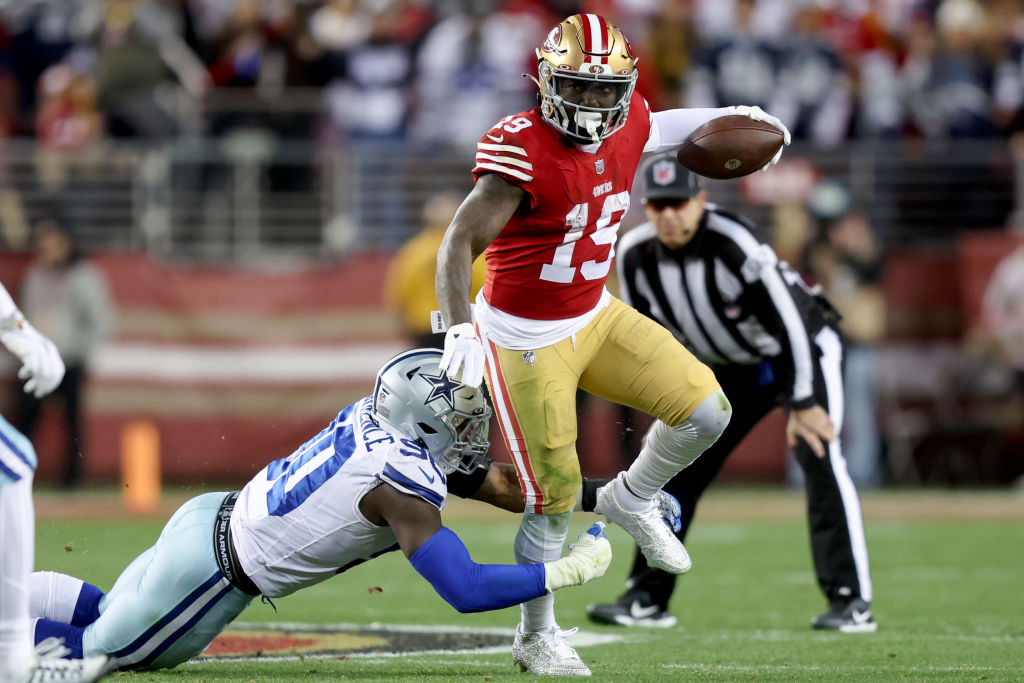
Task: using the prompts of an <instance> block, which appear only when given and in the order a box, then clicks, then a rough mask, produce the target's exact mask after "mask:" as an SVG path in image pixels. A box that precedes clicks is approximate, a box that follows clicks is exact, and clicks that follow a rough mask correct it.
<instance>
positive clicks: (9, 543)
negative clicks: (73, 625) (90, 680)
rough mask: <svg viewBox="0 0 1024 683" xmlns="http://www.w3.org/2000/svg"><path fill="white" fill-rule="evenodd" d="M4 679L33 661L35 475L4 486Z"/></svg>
mask: <svg viewBox="0 0 1024 683" xmlns="http://www.w3.org/2000/svg"><path fill="white" fill-rule="evenodd" d="M0 548H2V549H3V550H2V552H0V681H16V680H20V679H21V678H22V677H23V676H24V675H25V674H26V672H28V670H29V667H31V666H32V661H33V655H32V653H33V650H34V648H33V643H32V634H31V631H30V629H29V626H30V622H29V616H28V575H29V572H31V571H32V562H33V555H34V553H35V511H34V510H33V509H32V477H31V475H29V476H26V477H23V478H21V479H19V480H18V481H16V482H14V483H12V484H8V485H6V486H4V487H0Z"/></svg>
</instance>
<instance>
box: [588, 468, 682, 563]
mask: <svg viewBox="0 0 1024 683" xmlns="http://www.w3.org/2000/svg"><path fill="white" fill-rule="evenodd" d="M621 481H622V474H620V475H619V476H618V477H617V478H615V479H613V480H612V481H610V482H608V483H607V484H605V485H604V486H602V487H601V488H600V489H598V492H597V504H596V505H594V512H596V513H598V514H601V515H604V516H605V518H606V519H607V520H608V521H609V522H612V523H614V524H618V525H619V526H621V527H622V528H623V529H625V530H626V532H627V533H628V534H629V535H630V536H632V537H633V540H634V541H636V544H637V546H639V548H640V552H642V553H643V554H644V557H646V558H647V564H648V565H650V566H651V567H655V568H657V569H664V570H665V571H667V572H670V573H672V574H685V573H686V572H688V571H690V567H692V566H693V562H691V561H690V554H689V553H688V552H686V548H684V547H683V544H682V543H680V542H679V539H678V538H676V535H675V534H673V533H672V530H671V529H669V528H668V525H667V524H666V523H665V520H664V518H662V515H661V511H660V510H659V509H658V506H657V504H656V503H655V501H653V500H652V501H651V503H650V505H649V506H648V507H647V509H646V510H644V511H643V512H640V513H635V512H629V511H627V510H625V509H623V508H622V506H621V505H619V501H618V499H617V498H616V497H615V486H616V485H618V484H620V483H621Z"/></svg>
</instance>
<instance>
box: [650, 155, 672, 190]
mask: <svg viewBox="0 0 1024 683" xmlns="http://www.w3.org/2000/svg"><path fill="white" fill-rule="evenodd" d="M652 170H653V173H652V174H651V175H652V177H653V178H654V182H656V183H658V184H659V185H668V184H669V183H671V182H672V181H674V180H675V179H676V165H675V162H673V161H672V160H671V159H662V160H661V161H656V162H655V163H654V168H653V169H652Z"/></svg>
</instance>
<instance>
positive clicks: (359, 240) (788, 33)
mask: <svg viewBox="0 0 1024 683" xmlns="http://www.w3.org/2000/svg"><path fill="white" fill-rule="evenodd" d="M580 10H586V11H592V12H598V13H601V14H603V15H605V16H606V17H608V18H609V19H610V20H611V21H612V22H613V23H616V24H618V25H619V26H620V27H621V28H622V29H623V31H624V33H625V34H626V35H627V36H628V37H629V39H630V41H631V45H632V48H633V50H634V52H635V54H637V55H638V56H639V68H640V81H639V85H638V88H639V90H640V91H641V92H642V93H643V94H644V95H645V96H646V97H647V99H648V100H649V101H650V102H651V105H652V107H653V108H654V109H664V108H670V107H720V106H726V105H731V104H748V105H755V104H756V105H759V106H761V107H762V108H764V109H765V110H767V111H769V112H771V113H773V114H775V115H777V116H779V117H780V118H781V119H782V120H783V121H785V123H786V124H787V125H788V126H789V128H790V130H791V131H793V133H794V144H793V146H792V148H791V149H790V150H789V151H788V152H787V153H786V155H785V157H784V159H783V162H782V163H781V164H780V165H779V166H778V167H776V168H775V169H773V170H772V171H771V172H770V173H765V174H755V175H754V176H750V177H748V178H746V179H743V180H741V181H738V182H709V183H708V189H709V192H710V194H711V198H712V200H713V201H717V202H719V203H721V204H723V205H727V206H728V208H730V209H731V210H734V211H737V212H740V213H744V214H746V215H748V216H750V217H752V218H754V219H755V220H756V221H758V222H759V223H760V224H761V225H762V226H763V227H764V228H765V229H767V230H770V231H771V234H772V235H773V241H774V244H775V246H776V249H777V251H778V252H779V254H780V256H781V257H782V258H784V259H786V260H788V261H789V262H790V263H792V264H794V265H796V266H797V267H798V268H799V269H800V270H801V272H803V273H804V274H805V275H807V277H808V278H809V279H811V280H813V281H816V282H821V283H822V284H823V285H824V286H825V287H826V289H827V290H828V291H829V293H830V294H831V295H832V297H833V299H834V300H835V301H836V303H837V305H838V306H839V308H840V309H841V310H842V312H843V313H844V315H845V316H846V319H845V322H844V325H845V330H844V331H845V332H846V334H847V335H848V336H849V338H850V340H851V345H850V349H851V351H850V354H849V358H848V363H849V367H848V370H849V377H848V385H849V386H848V392H849V393H850V395H849V396H848V397H847V405H848V411H849V414H848V417H847V433H848V434H847V438H849V439H853V440H854V443H852V444H850V445H849V448H851V449H855V450H856V449H860V451H861V452H866V453H867V455H866V456H864V457H865V458H866V462H867V465H866V466H865V467H864V470H863V471H862V472H861V471H858V472H855V478H856V479H857V480H858V483H859V484H861V485H862V486H865V487H868V486H875V485H883V484H890V485H892V484H900V485H910V484H920V483H936V484H944V485H962V484H972V485H1005V484H1009V483H1010V482H1013V481H1015V480H1016V479H1017V478H1018V477H1019V476H1020V475H1021V474H1022V473H1024V458H1022V457H1021V455H1020V453H1021V446H1022V445H1024V398H1022V396H1024V301H1022V299H1024V294H1022V292H1024V255H1022V254H1024V252H1021V251H1019V250H1018V251H1015V250H1017V248H1018V245H1019V244H1020V237H1019V228H1020V227H1021V226H1024V208H1022V207H1024V144H1022V143H1021V141H1020V137H1019V132H1020V131H1021V130H1022V129H1024V5H1022V3H1021V2H1019V0H597V1H594V2H583V3H581V2H577V1H574V0H326V1H324V0H318V1H312V0H78V1H76V2H66V1H64V0H0V245H2V247H3V251H2V253H0V275H2V277H3V280H4V282H5V284H7V285H8V286H9V288H11V289H14V290H15V291H20V292H21V296H25V294H26V291H27V290H26V289H25V288H24V287H22V286H21V285H19V283H24V282H27V281H28V280H29V278H30V276H32V277H34V279H35V281H36V285H35V286H34V287H35V289H34V290H33V291H35V292H36V294H34V295H33V296H34V297H35V299H36V300H37V301H41V302H42V303H40V304H39V309H38V310H40V311H42V312H39V313H34V312H32V311H26V312H27V313H29V315H30V317H33V318H34V319H35V317H41V318H45V317H46V316H47V315H48V314H47V313H45V310H46V307H47V306H49V307H50V309H52V310H53V311H56V312H54V313H52V316H53V317H54V318H57V319H62V320H64V322H63V323H60V324H63V325H65V327H66V328H68V329H71V330H81V332H80V333H77V332H75V333H71V334H70V336H71V337H73V338H75V339H79V340H82V339H85V340H88V343H85V342H82V343H79V344H77V346H76V347H75V348H74V349H70V350H69V349H63V350H64V351H65V353H71V354H72V356H73V358H74V360H75V367H76V368H78V370H77V371H76V374H75V375H74V377H73V379H74V382H73V383H72V384H73V386H71V387H66V388H65V389H66V391H65V393H66V394H70V398H68V397H66V401H65V403H64V404H63V405H60V404H58V405H55V406H54V409H53V410H52V411H50V410H47V411H43V414H42V418H41V419H42V420H43V423H44V424H47V425H49V426H51V427H55V428H54V429H51V430H36V434H41V438H42V440H43V443H42V446H41V452H42V453H43V454H44V455H46V454H47V453H49V454H50V455H49V457H45V458H43V459H42V460H43V464H42V466H41V472H42V473H43V475H44V478H45V477H46V476H47V475H49V476H51V477H52V478H54V479H57V480H59V481H61V482H63V483H64V484H66V485H77V483H78V482H79V481H81V480H82V479H83V478H84V479H86V480H88V479H90V478H91V479H96V480H103V479H111V478H113V477H115V476H116V475H117V472H118V466H119V465H118V449H119V441H118V438H119V437H118V435H119V434H120V433H121V432H122V431H123V429H124V427H125V425H126V424H127V423H128V422H132V421H139V420H144V421H151V422H154V423H155V424H157V425H158V426H159V428H160V433H161V437H162V439H163V444H164V448H163V453H164V469H165V471H166V472H167V473H168V475H169V476H171V477H176V478H180V479H195V478H197V477H199V478H216V477H218V476H221V477H229V476H230V477H233V476H237V475H238V474H240V473H241V472H248V471H249V468H250V463H251V465H254V466H256V467H257V468H258V467H259V465H260V464H262V462H263V460H264V457H263V456H262V455H259V454H255V453H256V451H259V452H260V453H262V451H264V450H269V454H273V453H274V452H277V451H274V450H270V449H271V448H282V447H283V448H285V450H286V451H287V450H288V448H287V447H288V446H289V445H291V446H294V445H297V443H293V441H295V440H296V439H299V436H300V435H301V434H302V433H304V432H305V431H306V430H308V429H309V428H310V427H311V426H316V425H318V424H320V423H321V422H326V421H327V419H329V416H330V415H331V414H332V413H333V411H334V410H336V409H338V408H340V407H341V406H343V405H344V403H345V402H346V401H347V400H351V398H353V397H355V396H359V395H361V394H362V393H363V392H365V390H366V389H367V388H368V386H369V381H370V378H372V374H373V369H375V367H376V363H377V361H378V360H383V359H384V358H386V357H387V356H388V355H389V354H390V353H391V352H393V351H396V350H398V349H399V348H401V347H402V346H403V345H406V344H408V343H411V340H419V341H423V340H428V337H426V336H424V335H425V333H426V329H425V322H426V321H425V311H427V310H429V309H430V308H431V306H432V301H431V299H430V296H429V294H430V291H431V290H430V288H431V287H432V270H431V268H432V260H431V254H432V253H433V250H436V246H437V242H438V240H439V235H440V234H441V231H442V230H443V226H445V225H446V224H447V221H448V220H449V218H450V216H451V213H452V212H453V210H454V206H456V205H457V201H458V199H459V197H460V196H461V194H462V193H464V192H465V191H466V190H468V188H469V187H470V183H471V179H470V175H469V173H468V171H469V168H470V167H471V162H472V155H473V147H474V144H475V142H476V141H477V140H478V139H479V137H480V136H481V134H482V133H483V132H484V131H485V130H486V129H488V128H489V127H490V126H491V125H493V124H494V123H495V122H496V121H497V120H498V119H499V118H501V117H503V116H506V115H508V114H512V113H515V112H518V111H520V110H523V109H526V108H529V107H531V106H534V104H535V86H534V84H533V83H532V82H531V81H530V80H529V79H527V78H524V77H523V74H524V73H525V74H531V73H534V72H535V59H534V55H533V49H534V47H536V46H537V45H539V44H540V42H541V41H542V40H543V37H544V36H545V35H546V33H547V31H548V30H549V29H550V28H551V27H552V26H553V25H554V24H555V23H557V21H559V20H560V19H561V18H563V17H565V16H567V15H569V14H572V13H574V12H576V11H580ZM638 204H639V202H638V201H636V197H634V210H631V212H630V213H629V214H628V215H627V218H626V220H625V221H624V228H625V229H629V228H630V227H633V226H635V225H636V224H637V223H639V222H640V221H641V220H642V219H641V212H639V211H636V210H635V206H636V205H638ZM54 234H57V235H58V236H59V237H61V239H64V238H66V240H67V246H66V248H65V249H66V252H67V253H66V255H65V256H64V257H62V258H54V257H53V255H52V252H53V242H54V240H55V239H57V238H55V237H53V235H54ZM403 245H406V246H405V249H404V250H403V252H402V256H401V258H398V259H395V258H394V255H395V253H396V251H397V250H398V249H399V248H400V247H402V246H403ZM48 254H49V256H48ZM85 266H88V267H89V268H90V269H91V270H88V273H87V274H85V275H83V274H82V269H83V268H84V267H85ZM389 269H390V270H389ZM993 272H997V273H999V274H998V275H997V276H996V277H992V273H993ZM33 273H35V275H34V276H33ZM40 273H42V275H40ZM40 282H41V283H42V284H40ZM83 282H84V283H85V284H82V283H83ZM40 287H43V292H44V293H43V294H42V295H40V294H39V293H38V290H39V288H40ZM47 287H49V288H48V289H47ZM19 288H20V289H19ZM82 292H87V294H84V295H83V294H82ZM384 292H387V294H386V295H385V294H384ZM22 301H23V302H24V299H22ZM23 305H26V304H25V303H23ZM115 320H116V323H115ZM53 324H54V325H56V324H58V323H53ZM39 326H40V328H44V327H45V324H40V325H39ZM44 331H47V330H46V329H44ZM50 332H51V333H52V334H51V336H53V335H54V334H57V333H56V332H54V328H51V330H50ZM67 333H68V332H67V330H65V334H67ZM58 336H59V335H58ZM58 336H55V337H54V338H55V339H57V338H58ZM858 380H859V381H858ZM11 394H12V396H13V394H14V386H13V382H12V383H11ZM22 403H24V402H22ZM58 403H59V402H58ZM4 405H6V406H7V407H6V408H4V414H5V415H8V414H14V415H18V414H20V415H22V416H24V417H23V418H22V419H23V420H28V421H30V422H23V424H32V425H34V424H35V423H36V422H37V421H38V420H39V419H40V414H39V411H40V408H39V407H38V406H36V407H33V406H27V405H20V406H18V405H15V403H14V400H13V398H9V400H8V401H7V403H5V404H4ZM586 405H587V407H586V412H587V415H586V416H585V417H584V423H583V424H584V425H585V428H584V429H583V430H582V431H583V433H582V436H581V439H582V442H581V452H583V453H584V461H585V463H589V468H590V471H591V472H607V471H609V470H611V469H612V468H613V467H617V466H618V461H619V459H620V458H621V457H624V455H623V454H624V453H625V452H627V450H628V448H630V447H632V446H625V445H624V446H623V447H622V449H618V448H615V447H612V448H609V447H608V446H607V444H608V443H617V442H619V441H622V442H624V443H629V442H631V443H632V444H633V446H635V433H634V432H632V431H630V429H631V428H629V427H627V424H628V423H629V419H628V417H627V416H623V415H621V414H620V413H618V412H617V411H613V410H611V409H610V408H609V407H607V406H602V405H601V404H600V403H599V402H598V403H597V404H596V405H595V403H594V402H587V404H586ZM9 411H10V412H9ZM33 411H35V412H33ZM62 421H63V424H65V425H66V426H67V427H68V430H67V434H68V436H67V439H66V440H65V438H64V437H63V436H61V437H59V438H58V437H55V436H52V435H53V434H64V431H63V430H61V429H60V427H59V425H60V424H61V422H62ZM769 422H770V424H768V425H766V426H765V428H764V429H763V430H762V431H760V432H757V433H756V438H755V439H753V440H752V442H751V445H750V446H749V447H747V448H746V450H745V451H744V452H743V453H741V454H739V455H738V456H737V457H736V458H734V460H735V461H736V464H735V465H730V467H731V470H730V469H727V474H731V475H732V476H735V477H746V478H762V479H774V480H782V479H784V478H785V477H786V471H787V468H786V465H785V448H784V444H783V442H782V439H781V436H780V434H779V428H780V424H781V423H780V421H779V419H775V420H770V421H769ZM15 423H17V420H15ZM47 439H49V440H50V441H47ZM65 441H66V443H65ZM858 441H859V443H858ZM268 457H269V456H268Z"/></svg>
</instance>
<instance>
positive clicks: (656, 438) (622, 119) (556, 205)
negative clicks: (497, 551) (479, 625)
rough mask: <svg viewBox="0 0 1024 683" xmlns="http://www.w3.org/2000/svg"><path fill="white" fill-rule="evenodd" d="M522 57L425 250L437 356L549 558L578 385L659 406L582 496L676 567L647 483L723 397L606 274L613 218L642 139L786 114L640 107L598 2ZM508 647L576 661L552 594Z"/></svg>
mask: <svg viewBox="0 0 1024 683" xmlns="http://www.w3.org/2000/svg"><path fill="white" fill-rule="evenodd" d="M537 58H538V59H537V84H538V87H539V88H540V106H539V107H537V108H535V109H531V110H529V111H525V112H521V113H519V114H515V115H513V116H508V117H506V118H504V119H502V120H501V121H499V122H498V123H497V124H496V125H495V126H494V127H493V128H491V129H490V130H489V131H487V132H486V133H485V134H484V135H483V137H481V138H480V142H479V143H478V144H477V155H476V166H475V167H474V168H473V175H474V177H475V179H476V185H475V187H474V189H473V190H472V192H470V194H469V195H468V196H467V197H466V199H465V200H464V201H463V203H462V205H461V206H460V207H459V210H458V212H457V213H456V215H455V219H454V220H453V221H452V223H451V225H450V226H449V228H448V230H447V232H446V233H445V238H444V241H443V243H442V245H441V248H440V250H439V252H438V257H437V266H438V267H437V277H436V280H435V287H436V290H437V300H438V302H439V303H440V305H441V313H442V317H443V319H444V321H446V323H447V324H448V331H447V335H446V338H445V351H444V357H443V358H442V361H441V365H442V368H444V369H447V371H448V372H449V373H450V374H452V375H458V373H460V372H461V380H462V381H463V382H464V383H466V384H471V385H474V386H475V385H477V384H479V382H480V381H481V380H482V375H483V374H484V370H485V369H486V377H487V384H488V386H489V387H490V390H491V396H492V398H493V400H494V408H495V412H496V414H497V416H498V422H499V424H500V426H501V431H502V435H503V436H504V438H505V443H506V445H507V446H508V448H509V451H510V452H511V453H512V456H513V459H514V461H515V465H516V469H517V472H518V474H519V480H520V484H521V486H522V488H523V494H524V496H525V498H526V511H525V512H524V515H523V521H522V524H521V526H520V528H519V533H518V534H517V536H516V541H515V546H514V551H515V557H516V561H517V562H519V563H533V562H545V561H549V560H551V559H557V557H558V556H559V555H560V554H561V549H562V545H563V543H564V542H565V538H566V536H567V534H568V523H569V517H570V515H571V514H572V513H571V511H572V508H573V505H574V503H575V495H576V491H577V489H579V486H580V480H581V474H580V466H579V461H578V458H577V455H576V446H575V444H576V408H575V395H576V390H577V388H582V389H584V390H586V391H588V392H590V393H592V394H595V395H597V396H601V397H603V398H606V399H608V400H611V401H615V402H617V403H620V404H623V405H627V406H631V407H633V408H638V409H640V410H643V411H646V412H647V413H649V414H651V415H653V416H654V417H655V418H657V421H656V422H655V423H654V426H653V427H652V428H651V430H650V431H649V432H648V433H647V437H646V441H645V445H644V447H643V449H642V450H641V452H640V454H639V456H638V457H637V459H636V460H635V461H634V463H633V464H632V465H631V466H630V467H629V469H628V470H627V471H625V472H621V473H620V474H619V476H618V478H617V479H616V480H614V481H613V482H611V483H610V484H609V485H607V486H604V487H603V488H601V489H600V493H599V494H598V505H597V508H596V510H597V511H598V512H600V513H602V514H604V515H605V516H606V517H607V518H608V519H609V521H612V522H615V523H617V524H619V525H621V526H622V527H623V528H625V529H626V530H627V531H628V532H629V533H630V535H632V536H633V538H634V539H635V540H636V541H637V544H638V545H639V547H640V549H641V551H642V552H643V553H644V555H645V556H646V557H647V560H648V563H649V564H650V565H652V566H655V567H659V568H661V569H665V570H667V571H670V572H673V573H676V574H681V573H683V572H686V571H687V570H688V569H689V568H690V559H689V557H688V555H687V553H686V550H685V549H684V548H683V546H682V544H681V543H679V541H678V540H677V539H676V538H675V536H674V535H673V534H672V533H671V532H670V530H669V529H668V527H666V526H665V524H664V523H662V521H661V518H660V515H659V514H658V512H657V509H656V507H655V505H654V504H653V502H652V501H653V499H654V496H655V494H656V493H657V491H658V489H659V488H660V487H661V485H662V484H664V483H665V482H667V481H668V480H669V479H671V478H672V477H673V476H674V475H675V474H676V473H677V472H679V471H680V470H682V469H683V468H684V467H686V466H687V465H688V464H690V463H691V462H693V460H694V459H696V458H697V456H698V455H700V454H701V453H702V452H703V451H704V449H706V448H707V447H708V446H709V445H711V444H712V443H714V441H715V439H717V438H718V436H719V435H720V434H721V433H722V431H723V430H724V429H725V426H726V424H727V423H728V421H729V417H730V414H731V407H730V405H729V401H728V400H727V399H726V397H725V395H724V394H723V393H722V391H721V388H720V387H719V385H718V382H717V381H716V380H715V377H714V375H713V374H712V372H711V370H709V369H708V368H707V366H705V365H704V364H702V363H701V362H700V361H698V360H697V359H696V358H695V357H694V356H693V355H692V354H691V353H690V352H689V351H687V350H686V348H685V347H684V346H683V345H682V344H680V343H679V342H678V341H676V340H675V338H674V337H673V336H672V335H671V333H669V332H668V331H667V330H666V329H665V328H663V327H661V326H659V325H658V324H656V323H654V322H653V321H651V320H650V319H648V318H646V317H644V316H643V315H641V314H640V313H638V312H637V311H636V310H634V309H632V308H630V307H629V306H627V305H626V304H624V303H622V302H621V301H619V300H618V299H617V298H615V297H613V296H611V294H609V292H608V290H607V289H606V288H605V280H606V279H607V277H608V272H609V270H610V268H611V265H612V257H613V256H614V255H615V240H616V233H617V230H618V227H619V221H620V220H621V219H622V216H623V214H625V212H626V210H627V209H628V208H629V192H630V188H631V187H632V184H633V176H634V175H635V173H636V169H637V166H638V165H639V163H640V158H641V155H643V154H644V153H648V152H661V151H665V150H669V149H672V148H675V147H678V146H680V145H681V144H682V143H683V142H684V141H685V140H686V138H687V136H688V135H689V134H690V133H691V132H692V131H694V130H695V129H696V128H697V127H698V126H700V125H702V124H703V123H705V122H707V121H709V120H711V119H713V118H716V117H718V116H724V115H728V114H742V115H747V116H750V117H751V118H753V119H755V120H764V121H767V122H769V123H771V124H772V125H774V126H776V127H777V128H779V129H780V130H782V131H783V133H784V135H785V141H786V143H787V144H788V143H789V132H788V131H786V129H785V126H783V125H782V123H781V122H780V121H779V120H778V119H776V118H774V117H772V116H769V115H768V114H765V113H764V112H763V111H761V110H760V109H758V108H756V107H725V108H721V109H673V110H667V111H662V112H653V113H652V112H651V111H650V109H649V107H648V105H647V102H646V101H645V100H644V98H643V97H641V96H640V95H639V94H638V93H636V92H634V87H635V85H636V78H637V70H636V59H635V58H634V57H633V55H632V53H631V52H630V47H629V43H628V42H627V41H626V38H625V37H624V36H623V35H622V33H621V32H620V31H619V29H618V28H616V27H615V26H613V25H611V24H609V23H608V22H607V21H605V19H604V18H603V17H601V16H598V15H596V14H576V15H573V16H571V17H569V18H568V19H566V20H564V21H562V22H561V23H560V24H559V25H558V26H556V27H555V28H553V29H552V30H551V32H550V33H549V34H548V36H547V39H546V40H545V41H544V43H543V45H542V46H541V47H540V48H539V49H538V50H537ZM777 159H778V157H776V159H773V160H772V161H773V162H774V161H777ZM485 249H486V251H487V279H486V282H485V284H484V288H483V289H482V290H481V292H480V294H479V295H478V296H477V298H476V307H475V311H473V312H471V309H470V303H469V289H470V279H471V274H472V263H473V260H474V259H475V258H476V257H477V256H478V255H479V254H480V253H481V252H483V251H484V250H485ZM471 321H472V322H471ZM512 654H513V658H514V660H515V661H516V662H517V663H518V664H519V665H520V666H521V667H522V668H523V669H528V670H530V671H531V672H533V673H535V674H549V675H589V674H590V669H589V668H588V667H587V666H586V664H584V663H583V662H582V661H581V660H580V658H579V656H578V655H577V653H576V652H575V650H573V649H572V648H571V647H570V646H569V645H568V643H567V642H566V641H565V637H564V632H563V631H561V630H560V629H559V628H558V625H557V624H556V622H555V615H554V601H553V599H552V596H550V595H549V596H545V597H541V598H538V599H536V600H533V601H531V602H529V603H525V604H524V605H523V607H522V620H521V622H520V624H519V627H518V628H517V629H516V636H515V640H514V641H513V646H512Z"/></svg>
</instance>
